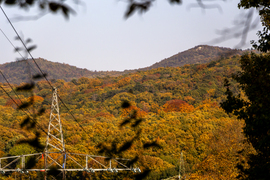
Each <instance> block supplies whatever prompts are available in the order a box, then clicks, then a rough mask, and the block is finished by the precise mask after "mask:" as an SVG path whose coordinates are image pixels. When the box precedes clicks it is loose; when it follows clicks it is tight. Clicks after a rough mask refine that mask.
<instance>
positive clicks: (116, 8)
mask: <svg viewBox="0 0 270 180" xmlns="http://www.w3.org/2000/svg"><path fill="white" fill-rule="evenodd" d="M85 3H86V4H85V6H76V5H72V4H70V5H71V6H72V7H74V9H75V11H76V12H77V13H76V15H75V16H72V17H71V18H70V19H69V20H66V19H65V18H64V17H63V16H62V15H60V14H58V15H51V14H48V15H45V16H44V17H42V18H40V19H38V20H34V21H19V22H18V21H17V22H15V21H13V24H14V26H15V28H16V29H17V31H18V32H19V33H20V34H23V36H24V38H31V39H32V40H33V43H34V44H36V45H37V46H38V48H37V49H35V50H34V51H32V55H33V56H34V57H36V58H38V57H42V58H44V59H47V60H49V61H54V62H60V63H66V64H70V65H74V66H77V67H80V68H86V69H89V70H125V69H137V68H142V67H146V66H150V65H152V64H154V63H156V62H158V61H161V60H163V59H165V58H167V57H170V56H172V55H174V54H176V53H178V52H182V51H184V50H187V49H190V48H192V47H194V46H197V45H200V44H208V45H215V46H222V47H230V48H234V47H235V46H236V45H237V44H238V43H239V42H240V39H230V40H227V41H224V42H222V43H210V41H211V40H213V39H215V38H217V37H219V36H218V35H217V33H216V32H217V30H222V29H224V28H228V27H232V26H233V21H234V19H235V18H236V17H237V15H239V14H240V13H241V12H242V13H243V11H241V10H239V9H238V8H237V3H238V1H232V0H231V1H225V2H224V1H207V2H206V3H208V4H213V3H215V4H218V5H220V7H221V8H222V12H221V11H219V10H218V9H217V8H214V9H206V10H202V9H200V8H191V9H189V7H190V6H191V5H192V4H193V3H196V1H195V0H189V1H188V0H184V2H183V4H182V5H170V4H169V3H168V1H167V0H156V2H155V3H154V5H153V6H152V8H151V9H150V11H148V12H147V13H145V14H143V15H138V14H134V15H133V16H132V17H130V18H129V19H125V18H124V13H125V11H126V5H127V4H126V3H125V1H120V0H106V1H105V0H85ZM2 7H3V9H4V10H5V11H6V13H7V15H8V16H9V17H10V18H14V17H15V16H16V15H25V16H27V15H30V14H29V13H27V12H25V11H22V10H18V9H17V8H8V7H6V6H2ZM36 12H37V11H31V14H33V13H36ZM0 28H1V29H2V31H3V32H4V33H5V34H6V35H7V36H8V37H9V38H10V40H12V43H14V45H16V46H21V45H20V43H19V42H17V41H15V40H14V37H15V36H16V35H15V33H14V31H13V30H12V28H11V26H10V25H9V24H8V22H7V20H6V19H5V17H4V15H3V13H2V12H1V11H0ZM258 29H261V27H260V26H258V27H257V30H258ZM257 30H253V31H251V32H250V33H249V34H248V37H247V41H246V42H247V44H246V45H245V46H243V47H242V49H246V48H250V47H251V46H250V43H249V41H250V40H252V39H255V40H256V39H257V36H256V31H257ZM0 53H1V58H0V63H1V64H3V63H5V62H12V61H15V60H16V58H18V57H20V56H19V55H18V54H16V53H14V50H13V47H12V46H11V45H10V43H9V42H8V41H7V40H6V38H5V37H4V35H3V34H2V33H1V32H0Z"/></svg>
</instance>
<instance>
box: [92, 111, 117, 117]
mask: <svg viewBox="0 0 270 180" xmlns="http://www.w3.org/2000/svg"><path fill="white" fill-rule="evenodd" d="M95 117H105V118H111V117H114V116H113V115H112V114H110V113H108V112H100V113H97V114H96V115H95Z"/></svg>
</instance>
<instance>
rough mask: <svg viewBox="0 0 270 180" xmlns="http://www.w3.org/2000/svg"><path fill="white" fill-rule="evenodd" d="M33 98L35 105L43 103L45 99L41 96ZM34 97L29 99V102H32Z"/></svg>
mask: <svg viewBox="0 0 270 180" xmlns="http://www.w3.org/2000/svg"><path fill="white" fill-rule="evenodd" d="M32 97H34V102H35V103H42V102H43V101H44V99H43V97H41V96H36V95H34V96H32ZM32 97H29V98H28V99H27V101H31V98H32Z"/></svg>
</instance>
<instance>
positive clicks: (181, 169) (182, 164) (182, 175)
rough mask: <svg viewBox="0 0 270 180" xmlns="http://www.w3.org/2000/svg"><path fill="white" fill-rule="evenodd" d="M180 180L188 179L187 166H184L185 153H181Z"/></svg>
mask: <svg viewBox="0 0 270 180" xmlns="http://www.w3.org/2000/svg"><path fill="white" fill-rule="evenodd" d="M180 179H186V178H185V164H184V158H183V152H181V155H180V164H179V180H180Z"/></svg>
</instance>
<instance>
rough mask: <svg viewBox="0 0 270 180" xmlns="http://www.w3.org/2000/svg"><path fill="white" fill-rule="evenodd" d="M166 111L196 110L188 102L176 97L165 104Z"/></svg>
mask: <svg viewBox="0 0 270 180" xmlns="http://www.w3.org/2000/svg"><path fill="white" fill-rule="evenodd" d="M163 108H164V111H165V112H172V111H177V112H192V111H193V110H194V107H193V106H192V105H190V104H188V103H187V102H185V101H183V100H179V99H174V100H170V101H167V102H166V103H165V104H164V105H163Z"/></svg>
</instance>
